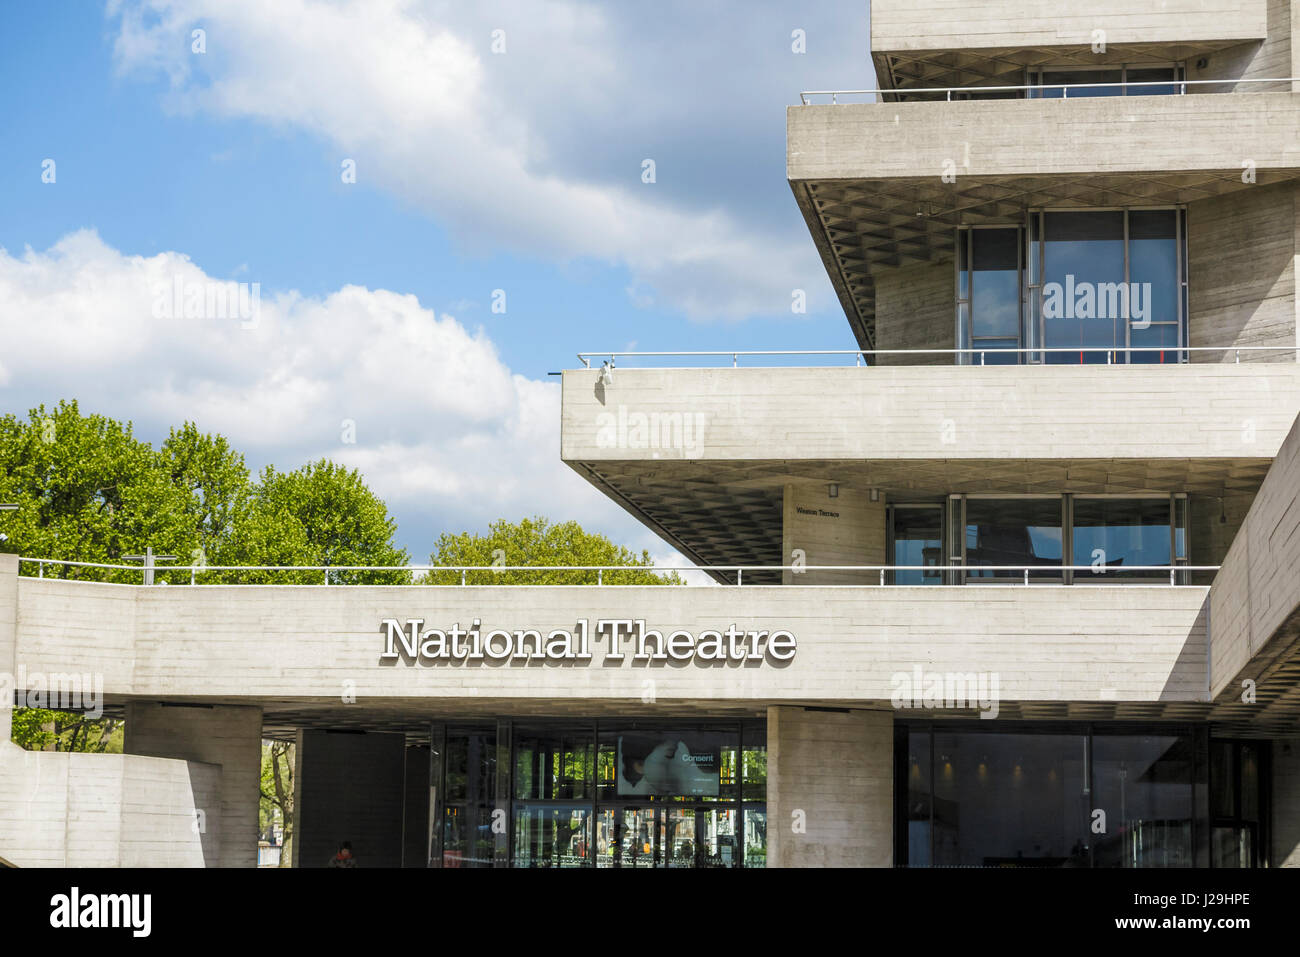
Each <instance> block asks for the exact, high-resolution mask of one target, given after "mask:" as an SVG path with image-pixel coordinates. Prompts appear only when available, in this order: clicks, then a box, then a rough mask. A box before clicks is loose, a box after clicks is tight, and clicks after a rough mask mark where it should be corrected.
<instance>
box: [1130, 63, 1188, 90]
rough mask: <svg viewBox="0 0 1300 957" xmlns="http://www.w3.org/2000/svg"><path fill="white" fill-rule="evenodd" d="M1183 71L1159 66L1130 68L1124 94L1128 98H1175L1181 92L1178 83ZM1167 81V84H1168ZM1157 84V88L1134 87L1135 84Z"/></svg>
mask: <svg viewBox="0 0 1300 957" xmlns="http://www.w3.org/2000/svg"><path fill="white" fill-rule="evenodd" d="M1180 74H1181V71H1180V70H1179V69H1178V68H1177V67H1172V66H1159V67H1142V68H1132V67H1131V68H1129V69H1128V70H1126V71H1125V76H1124V93H1125V95H1126V96H1173V95H1174V94H1176V93H1178V92H1180V87H1179V86H1178V84H1177V82H1175V81H1177V80H1178V79H1179V76H1180ZM1166 81H1167V82H1166ZM1144 83H1155V84H1158V85H1156V86H1134V84H1144Z"/></svg>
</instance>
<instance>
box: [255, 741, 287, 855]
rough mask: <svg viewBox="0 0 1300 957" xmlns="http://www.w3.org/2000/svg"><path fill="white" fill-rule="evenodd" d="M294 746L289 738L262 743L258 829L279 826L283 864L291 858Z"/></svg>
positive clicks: (263, 829)
mask: <svg viewBox="0 0 1300 957" xmlns="http://www.w3.org/2000/svg"><path fill="white" fill-rule="evenodd" d="M293 750H294V746H293V744H291V743H290V742H288V741H263V742H262V788H261V791H262V794H261V801H260V805H259V814H258V819H259V831H260V832H261V833H262V834H263V835H266V834H267V833H268V832H269V831H271V830H272V828H273V827H276V826H278V827H279V828H280V836H281V843H280V847H281V851H280V866H281V867H288V866H289V865H290V862H291V860H292V850H291V844H290V842H291V841H292V840H293V762H294V753H293Z"/></svg>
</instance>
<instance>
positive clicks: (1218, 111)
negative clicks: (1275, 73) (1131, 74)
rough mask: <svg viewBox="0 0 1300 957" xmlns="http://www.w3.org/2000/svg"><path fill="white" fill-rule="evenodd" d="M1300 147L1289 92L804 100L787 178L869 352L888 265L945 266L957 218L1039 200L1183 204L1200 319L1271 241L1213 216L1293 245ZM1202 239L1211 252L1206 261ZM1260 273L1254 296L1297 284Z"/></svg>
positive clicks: (1299, 125) (1011, 218)
mask: <svg viewBox="0 0 1300 957" xmlns="http://www.w3.org/2000/svg"><path fill="white" fill-rule="evenodd" d="M1298 143H1300V93H1290V92H1285V93H1283V92H1275V93H1231V94H1230V93H1222V94H1214V95H1211V94H1205V95H1191V94H1189V95H1186V96H1127V97H1098V98H1071V99H1020V100H973V101H969V102H951V103H950V102H911V103H859V104H840V105H835V106H830V105H822V106H794V107H790V108H789V110H788V112H787V175H788V177H789V181H790V187H791V189H792V190H793V192H794V195H795V199H796V201H797V202H798V204H799V207H800V209H801V211H802V212H803V214H804V219H805V221H806V222H807V224H808V228H809V231H810V233H811V235H812V238H813V241H814V243H815V244H816V245H817V248H818V251H819V252H820V254H821V257H822V260H823V262H824V264H825V266H826V270H827V273H828V275H829V276H830V279H831V282H832V284H833V286H834V287H835V290H836V292H837V294H838V296H839V299H840V302H841V304H842V305H843V307H844V310H845V313H846V314H847V316H848V318H849V321H850V324H851V325H852V327H853V329H854V332H855V334H856V336H857V338H858V341H859V343H860V344H861V345H863V347H864V348H870V347H873V346H875V345H877V344H878V343H877V341H876V334H875V326H876V318H875V313H876V306H877V304H876V291H877V283H878V280H879V275H880V274H881V273H882V272H883V271H885V270H891V269H898V268H902V267H908V266H914V265H920V264H941V263H943V264H950V263H951V262H952V258H953V242H954V235H955V230H956V227H957V226H961V225H968V226H969V225H975V226H978V225H985V224H1003V225H1004V224H1007V223H1011V224H1016V223H1023V222H1024V219H1025V211H1026V210H1028V209H1031V208H1037V207H1056V208H1060V207H1117V206H1172V205H1186V206H1188V208H1189V220H1190V231H1189V237H1190V242H1191V244H1192V246H1193V254H1194V255H1193V262H1192V264H1191V265H1192V267H1193V268H1192V271H1191V274H1190V283H1191V288H1192V291H1193V292H1192V295H1193V303H1192V310H1193V319H1194V320H1195V319H1196V318H1197V312H1198V308H1199V307H1198V301H1197V297H1198V296H1208V297H1210V298H1209V299H1207V300H1206V306H1205V308H1206V309H1210V308H1211V307H1212V306H1213V304H1214V299H1215V297H1218V296H1220V295H1221V294H1222V292H1223V289H1224V288H1225V287H1226V288H1228V289H1234V288H1236V289H1238V291H1239V292H1240V291H1241V288H1239V287H1241V284H1240V283H1236V284H1234V283H1233V282H1232V280H1231V278H1230V277H1221V276H1219V275H1218V273H1217V272H1216V269H1215V263H1216V262H1217V261H1220V260H1222V259H1223V257H1225V256H1229V257H1231V256H1236V255H1237V254H1238V251H1239V250H1250V249H1251V248H1252V244H1255V245H1260V244H1263V246H1264V247H1267V248H1271V243H1272V242H1273V238H1272V233H1271V232H1270V234H1269V235H1270V238H1269V239H1268V240H1267V241H1265V240H1262V239H1259V238H1258V237H1252V236H1247V235H1245V230H1244V229H1243V228H1240V227H1234V229H1235V230H1236V231H1235V233H1233V234H1232V235H1227V236H1225V235H1222V234H1221V230H1220V228H1219V227H1218V226H1217V224H1220V223H1224V222H1228V221H1229V217H1233V216H1235V217H1236V218H1237V219H1240V218H1241V216H1242V215H1246V214H1243V213H1242V211H1241V210H1242V209H1244V210H1246V211H1247V213H1248V215H1247V218H1248V219H1249V220H1250V221H1251V223H1252V224H1254V225H1253V227H1252V228H1251V230H1250V231H1251V232H1253V233H1259V232H1260V231H1261V230H1265V231H1268V230H1270V229H1271V227H1270V226H1269V225H1268V224H1269V223H1270V222H1271V219H1270V217H1272V218H1273V219H1276V220H1277V224H1276V225H1277V237H1278V241H1279V242H1280V241H1283V240H1284V239H1285V238H1286V237H1287V236H1289V237H1290V240H1291V251H1292V252H1294V249H1295V230H1294V217H1293V215H1292V213H1291V209H1292V205H1293V200H1292V196H1291V195H1290V193H1291V192H1292V191H1293V184H1294V181H1295V180H1296V179H1297V178H1300V146H1297V144H1298ZM1247 169H1248V170H1249V175H1247V173H1246V172H1244V171H1245V170H1247ZM1246 180H1251V181H1249V182H1246ZM1270 186H1272V187H1275V189H1276V190H1278V191H1287V195H1285V196H1281V195H1280V194H1279V195H1272V194H1268V193H1266V190H1267V189H1268V187H1270ZM1256 198H1258V200H1259V203H1256V202H1255V200H1256ZM1260 204H1262V206H1260ZM1256 206H1260V208H1259V209H1256ZM1238 207H1240V209H1239V208H1238ZM1283 214H1285V215H1283ZM1284 220H1285V221H1284ZM1232 221H1233V222H1235V221H1236V220H1235V219H1233V220H1232ZM1287 230H1290V232H1287ZM1207 242H1209V243H1210V244H1211V245H1213V247H1214V252H1213V256H1211V257H1210V258H1208V259H1204V260H1202V259H1198V258H1197V255H1196V254H1197V250H1198V249H1199V248H1200V247H1202V246H1204V245H1206V243H1207ZM1279 255H1281V254H1279ZM1255 261H1256V262H1259V261H1261V257H1259V256H1255ZM1262 261H1263V262H1264V263H1265V264H1266V265H1271V264H1272V262H1273V260H1272V258H1271V257H1263V259H1262ZM1278 261H1279V262H1281V261H1282V260H1281V259H1279V260H1278ZM1285 262H1286V263H1290V262H1291V255H1290V253H1288V254H1287V256H1286V258H1285ZM1261 268H1262V267H1261V266H1259V265H1256V266H1255V272H1259V270H1260V269H1261ZM1278 268H1279V269H1282V268H1283V267H1281V266H1279V267H1278ZM1255 279H1258V281H1259V282H1261V283H1262V282H1265V281H1267V282H1268V283H1269V285H1268V287H1267V288H1266V289H1264V290H1263V291H1262V292H1260V293H1259V294H1260V295H1267V294H1274V295H1276V294H1281V293H1282V292H1284V291H1285V290H1284V287H1283V286H1282V285H1278V283H1279V282H1281V283H1288V282H1289V279H1288V277H1287V276H1283V275H1281V273H1280V272H1279V273H1278V274H1276V275H1270V276H1268V277H1264V276H1259V277H1254V278H1253V279H1252V280H1251V281H1255ZM1287 288H1289V287H1287ZM1241 307H1242V308H1247V307H1249V308H1254V306H1253V305H1252V304H1247V303H1242V304H1241ZM1215 342H1217V340H1215ZM1192 344H1193V345H1197V344H1200V343H1197V342H1196V341H1193V343H1192Z"/></svg>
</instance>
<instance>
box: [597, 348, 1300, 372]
mask: <svg viewBox="0 0 1300 957" xmlns="http://www.w3.org/2000/svg"><path fill="white" fill-rule="evenodd" d="M1193 352H1198V353H1200V352H1214V353H1218V354H1220V355H1226V354H1228V353H1232V354H1233V356H1234V360H1235V362H1237V363H1240V362H1241V354H1242V353H1243V352H1245V353H1254V352H1275V353H1281V354H1287V355H1293V356H1294V357H1295V360H1294V361H1297V362H1300V349H1297V348H1296V347H1295V346H1166V347H1160V346H1110V347H1106V346H1083V347H1076V348H1066V347H1051V348H1047V347H1039V348H1036V349H1035V348H1026V349H974V348H972V349H744V350H734V351H728V350H706V351H681V352H620V351H610V352H579V353H578V361H579V362H581V363H582V365H583V367H584V368H587V369H590V368H591V362H592V360H593V359H594V360H605V359H608V360H609V366H610V368H616V366H615V361H616V360H617V359H618V358H620V357H622V358H665V357H672V358H717V357H723V358H726V357H730V359H731V365H732V368H737V367H738V366H739V365H740V358H741V357H742V356H854V357H855V362H854V364H855V365H858V366H862V365H867V366H870V365H871V363H869V362H867V361H866V357H867V356H872V357H875V356H935V355H942V356H954V357H958V358H960V357H963V356H966V357H969V358H970V362H969V363H956V364H957V365H961V364H970V365H974V364H976V362H977V360H978V364H979V365H985V364H986V359H987V357H988V356H990V355H992V356H994V357H997V356H1011V355H1014V356H1017V357H1018V356H1031V357H1033V356H1043V355H1053V354H1062V355H1076V356H1079V357H1080V361H1079V362H1077V363H1074V362H1068V363H1059V364H1060V365H1087V364H1093V365H1101V364H1102V363H1100V362H1097V363H1084V362H1083V361H1082V357H1083V356H1084V355H1102V354H1104V355H1105V356H1106V362H1105V364H1106V365H1133V366H1137V367H1140V368H1145V367H1147V366H1151V365H1186V364H1188V363H1186V362H1184V361H1182V360H1181V359H1179V360H1176V361H1171V362H1163V361H1161V362H1132V363H1127V362H1117V361H1115V357H1116V356H1119V355H1133V354H1139V355H1157V354H1158V355H1160V356H1164V355H1172V356H1182V355H1183V354H1189V353H1193ZM1017 364H1021V365H1052V364H1058V363H1044V362H1030V363H1017Z"/></svg>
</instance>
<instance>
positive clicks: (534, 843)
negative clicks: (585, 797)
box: [514, 804, 591, 867]
mask: <svg viewBox="0 0 1300 957" xmlns="http://www.w3.org/2000/svg"><path fill="white" fill-rule="evenodd" d="M590 816H591V812H590V808H589V807H572V806H565V805H554V804H528V805H522V806H520V807H517V808H516V809H515V853H514V866H515V867H585V866H586V865H587V864H588V862H589V861H590V857H589V847H588V843H589V840H590V836H589V831H590V827H589V825H590V820H589V818H590Z"/></svg>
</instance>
